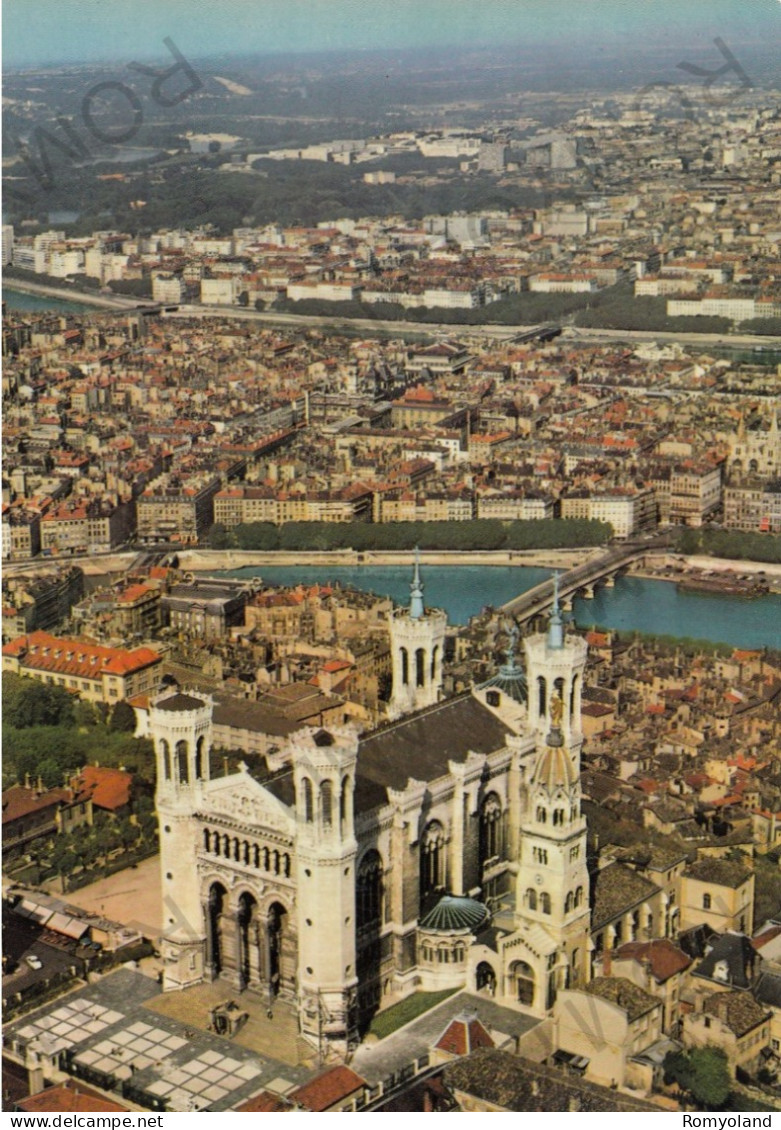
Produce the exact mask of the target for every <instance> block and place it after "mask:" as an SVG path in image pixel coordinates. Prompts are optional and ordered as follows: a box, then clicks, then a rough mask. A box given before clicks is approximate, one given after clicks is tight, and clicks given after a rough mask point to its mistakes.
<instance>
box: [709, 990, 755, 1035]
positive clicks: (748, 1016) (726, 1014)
mask: <svg viewBox="0 0 781 1130" xmlns="http://www.w3.org/2000/svg"><path fill="white" fill-rule="evenodd" d="M702 1011H703V1012H706V1013H708V1014H709V1015H710V1016H718V1018H719V1019H720V1020H721V1022H722V1023H723V1024H725V1025H726V1026H727V1028H729V1030H730V1031H731V1032H734V1033H735V1035H736V1036H737V1037H738V1039H740V1037H741V1036H745V1034H746V1033H747V1032H750V1031H751V1029H752V1028H756V1026H757V1025H758V1024H761V1023H762V1021H763V1020H766V1019H767V1018H768V1016H769V1015H770V1014H769V1013H768V1012H767V1010H766V1009H764V1008H762V1006H761V1005H759V1004H757V1002H756V1001H755V1000H754V998H753V997H752V995H751V993H741V992H735V993H714V994H713V996H711V997H708V999H707V1000H706V1001H705V1003H704V1005H703V1006H702Z"/></svg>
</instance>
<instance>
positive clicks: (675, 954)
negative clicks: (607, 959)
mask: <svg viewBox="0 0 781 1130" xmlns="http://www.w3.org/2000/svg"><path fill="white" fill-rule="evenodd" d="M622 957H629V958H634V960H635V961H639V962H641V963H642V962H645V961H647V962H649V963H650V967H651V975H652V976H653V978H654V980H655V981H656V982H657V983H659V984H663V983H664V982H665V981H667V980H668V979H669V978H670V977H672V976H674V974H676V973H682V972H683V970H684V969H688V967H689V966H690V965H691V962H692V959H691V958H690V957H689V956H688V955H687V954H685V953H684V952H683V950H681V949H678V946H676V945H674V943H673V942H671V941H670V940H669V939H668V938H659V939H657V940H656V941H653V942H627V943H626V944H625V945H623V946H619V948H618V949H617V950H615V952H614V953H613V959H614V960H619V959H620V958H622Z"/></svg>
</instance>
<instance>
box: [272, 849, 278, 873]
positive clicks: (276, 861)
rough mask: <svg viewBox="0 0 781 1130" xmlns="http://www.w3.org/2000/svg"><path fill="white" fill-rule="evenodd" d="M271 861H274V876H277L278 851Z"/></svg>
mask: <svg viewBox="0 0 781 1130" xmlns="http://www.w3.org/2000/svg"><path fill="white" fill-rule="evenodd" d="M273 859H274V874H275V875H278V874H279V852H278V851H275V852H274V855H273Z"/></svg>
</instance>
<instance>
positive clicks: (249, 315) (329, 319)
mask: <svg viewBox="0 0 781 1130" xmlns="http://www.w3.org/2000/svg"><path fill="white" fill-rule="evenodd" d="M6 285H7V286H8V288H9V289H10V290H21V291H25V292H29V293H30V294H41V295H48V296H49V297H51V298H62V299H65V300H69V301H72V302H84V303H86V304H90V305H94V306H100V307H103V308H105V309H106V310H112V311H115V312H117V313H119V312H120V311H121V312H127V311H129V310H134V309H136V308H137V307H141V306H144V305H146V306H156V305H158V304H157V303H154V302H152V300H151V299H146V301H143V300H141V299H138V298H127V297H124V296H121V295H116V296H113V297H110V296H108V295H106V294H102V293H101V294H96V293H95V292H94V291H82V290H76V289H75V288H72V287H71V288H69V287H62V288H60V287H55V286H49V285H47V284H43V283H33V282H28V281H27V280H26V279H25V280H19V279H12V278H9V279H8V280H7V282H6ZM163 317H165V318H236V319H238V320H240V321H249V322H259V323H260V324H261V325H270V326H275V325H278V326H298V327H307V326H309V327H313V328H324V327H328V328H332V329H337V330H344V331H351V330H364V331H366V332H367V333H368V332H372V331H373V332H374V333H387V334H391V335H392V336H393V335H395V336H398V337H401V336H404V335H409V334H417V335H418V336H423V337H442V336H445V337H475V336H476V337H485V338H490V339H492V340H499V341H502V340H504V339H507V338H513V337H515V336H517V335H518V334H521V333H528V332H529V331H530V330H532V329H534V328H535V326H538V325H540V324H542V323H541V322H536V323H534V324H532V325H524V326H505V325H495V326H494V325H486V324H483V325H475V326H470V325H463V324H461V323H458V322H404V321H395V320H391V321H388V320H385V319H381V318H344V317H339V315H338V314H326V315H312V314H283V313H278V312H274V311H267V310H250V309H246V308H245V307H242V306H202V305H200V304H198V305H179V306H177V307H176V308H171V309H168V310H164V312H163ZM554 320H555V319H554ZM548 321H550V319H549V320H548ZM561 336H562V338H564V339H565V340H566V341H568V342H570V343H573V344H577V343H578V342H583V343H584V344H589V343H594V344H599V343H600V342H602V343H604V344H605V345H608V344H610V343H611V342H620V341H626V342H638V343H640V342H643V341H657V342H678V343H683V344H687V345H702V346H713V345H726V346H733V347H738V348H749V349H750V348H752V347H753V346H756V345H764V346H768V347H769V348H774V349H779V348H781V342H779V339H778V338H777V337H768V336H764V337H762V336H759V335H737V334H736V335H732V334H730V335H727V336H725V335H723V334H697V333H666V332H663V331H655V332H654V331H649V330H600V329H581V328H580V327H578V326H564V327H563V328H562V334H561Z"/></svg>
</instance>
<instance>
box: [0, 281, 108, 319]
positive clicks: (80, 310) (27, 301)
mask: <svg viewBox="0 0 781 1130" xmlns="http://www.w3.org/2000/svg"><path fill="white" fill-rule="evenodd" d="M3 302H4V303H5V305H6V309H7V310H18V311H19V312H20V313H32V312H33V311H36V310H40V311H44V310H48V311H49V312H50V313H52V314H94V313H95V307H94V306H88V305H87V304H86V303H84V302H71V301H70V299H66V298H49V297H48V295H45V294H28V293H26V292H25V291H21V290H14V289H13V287H11V286H4V287H3Z"/></svg>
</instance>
